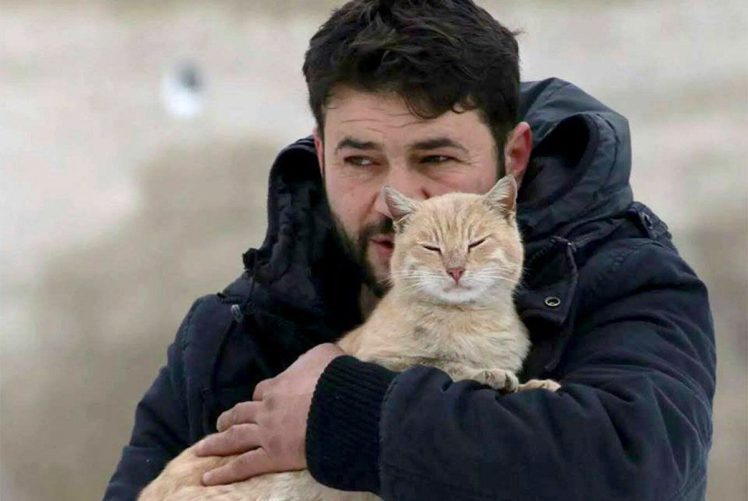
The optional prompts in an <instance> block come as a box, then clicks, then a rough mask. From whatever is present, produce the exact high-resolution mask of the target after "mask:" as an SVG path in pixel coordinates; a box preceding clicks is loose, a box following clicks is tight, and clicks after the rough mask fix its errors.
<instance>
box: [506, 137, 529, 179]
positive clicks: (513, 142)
mask: <svg viewBox="0 0 748 501" xmlns="http://www.w3.org/2000/svg"><path fill="white" fill-rule="evenodd" d="M531 153H532V129H531V128H530V124H528V123H527V122H520V123H518V124H517V125H516V126H515V127H514V129H512V131H511V132H510V133H509V135H508V136H507V140H506V144H505V145H504V165H505V166H506V174H512V175H513V176H514V179H515V180H516V181H517V186H520V185H521V184H522V178H523V177H524V176H525V171H527V166H528V165H529V163H530V154H531Z"/></svg>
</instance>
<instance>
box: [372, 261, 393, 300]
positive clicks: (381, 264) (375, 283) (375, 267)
mask: <svg viewBox="0 0 748 501" xmlns="http://www.w3.org/2000/svg"><path fill="white" fill-rule="evenodd" d="M371 254H372V253H369V255H368V256H367V265H368V268H369V273H368V274H367V275H368V276H369V280H368V282H369V283H367V285H368V286H369V288H370V289H371V291H372V292H373V293H374V294H375V295H377V296H378V297H382V296H384V294H385V293H386V292H387V291H388V290H390V287H391V284H390V260H389V258H387V259H384V258H382V257H381V256H376V255H374V256H372V255H371Z"/></svg>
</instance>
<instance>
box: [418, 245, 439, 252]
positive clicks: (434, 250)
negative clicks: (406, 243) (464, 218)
mask: <svg viewBox="0 0 748 501" xmlns="http://www.w3.org/2000/svg"><path fill="white" fill-rule="evenodd" d="M421 247H423V248H424V249H426V250H430V251H433V252H438V253H440V254H441V252H442V250H441V249H440V248H439V247H437V246H436V245H426V244H421Z"/></svg>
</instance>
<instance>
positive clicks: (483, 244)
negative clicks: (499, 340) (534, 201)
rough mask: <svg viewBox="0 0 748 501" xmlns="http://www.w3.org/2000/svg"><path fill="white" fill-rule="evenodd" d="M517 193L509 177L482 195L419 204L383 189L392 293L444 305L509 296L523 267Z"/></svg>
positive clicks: (459, 195) (458, 195) (455, 195)
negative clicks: (390, 226)
mask: <svg viewBox="0 0 748 501" xmlns="http://www.w3.org/2000/svg"><path fill="white" fill-rule="evenodd" d="M516 190H517V188H516V184H515V182H514V180H513V178H512V177H511V176H507V177H505V178H503V179H501V180H500V181H499V182H498V183H497V184H496V186H494V188H493V189H492V190H491V191H489V193H487V194H486V195H483V196H481V195H472V194H466V193H452V194H447V195H443V196H440V197H434V198H431V199H428V200H425V201H422V202H416V201H413V200H410V199H408V198H406V197H404V196H403V195H401V194H400V193H398V192H397V191H395V190H392V189H390V188H386V189H385V191H386V193H385V198H386V199H387V203H388V205H389V207H390V211H391V213H392V214H393V215H395V225H396V228H397V235H396V237H395V250H394V254H393V256H392V261H391V280H392V284H393V288H396V289H397V290H398V293H399V294H407V295H409V296H411V297H414V298H418V297H421V298H423V299H427V300H429V301H435V300H436V301H438V302H443V303H449V304H467V303H473V304H482V303H490V302H492V301H494V300H496V298H497V297H510V296H511V293H512V291H513V290H514V288H515V287H516V285H517V283H518V282H519V279H520V276H521V274H522V263H523V249H522V242H521V239H520V235H519V232H518V230H517V225H516V221H515V200H516V192H517V191H516Z"/></svg>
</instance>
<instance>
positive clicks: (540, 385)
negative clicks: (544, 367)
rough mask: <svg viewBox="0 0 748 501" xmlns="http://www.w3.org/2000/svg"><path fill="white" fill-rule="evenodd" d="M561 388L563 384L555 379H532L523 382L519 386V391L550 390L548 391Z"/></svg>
mask: <svg viewBox="0 0 748 501" xmlns="http://www.w3.org/2000/svg"><path fill="white" fill-rule="evenodd" d="M559 388H561V385H560V384H558V383H557V382H556V381H554V380H553V379H531V380H529V381H528V382H526V383H522V384H521V385H519V388H518V389H517V391H525V390H537V389H542V390H548V391H556V390H558V389H559Z"/></svg>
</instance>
